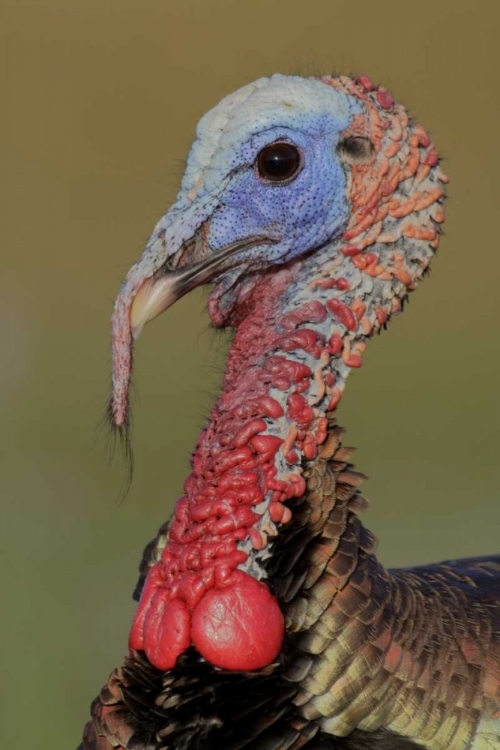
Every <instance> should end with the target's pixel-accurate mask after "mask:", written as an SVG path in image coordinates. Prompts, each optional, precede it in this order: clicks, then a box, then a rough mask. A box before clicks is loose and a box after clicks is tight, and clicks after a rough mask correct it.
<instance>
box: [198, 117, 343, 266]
mask: <svg viewBox="0 0 500 750" xmlns="http://www.w3.org/2000/svg"><path fill="white" fill-rule="evenodd" d="M326 120H327V118H326V117H325V118H323V122H315V123H314V126H315V127H314V129H312V128H311V130H310V131H309V132H304V131H301V130H292V129H290V128H272V129H270V130H268V131H266V132H265V133H261V134H259V135H258V136H255V137H253V138H252V139H251V140H250V141H249V142H248V143H246V144H244V145H243V146H242V147H241V148H240V149H239V151H238V153H237V154H235V161H236V162H237V163H238V164H240V165H244V166H243V168H242V169H239V170H238V171H237V173H236V174H235V176H234V177H233V178H232V179H231V181H230V182H229V184H228V186H227V187H226V189H225V190H224V192H223V194H222V195H221V196H220V199H219V200H220V205H219V207H218V208H217V209H216V210H215V211H214V213H213V214H212V217H211V219H210V230H209V234H208V241H209V245H210V247H211V248H213V249H217V248H219V247H223V246H224V245H227V244H229V243H230V242H233V241H235V240H237V239H240V238H244V237H249V236H252V235H260V236H269V237H271V238H273V239H280V240H281V241H280V242H279V244H277V245H268V246H265V247H264V246H262V245H261V246H260V249H259V250H257V249H254V250H252V251H247V252H246V253H244V254H242V255H241V258H242V259H243V258H250V257H256V256H257V257H262V253H265V256H266V258H265V259H266V260H267V261H268V262H269V261H270V262H277V263H284V262H286V261H288V260H290V259H291V258H293V257H295V256H297V255H300V254H302V253H304V252H305V251H307V250H310V249H312V248H314V247H318V246H320V245H322V244H323V243H324V242H326V241H327V240H328V239H330V238H331V237H333V236H335V235H336V233H337V232H338V231H339V229H340V228H341V227H342V226H343V225H344V224H345V221H346V219H347V214H348V204H347V198H346V190H345V188H346V177H345V174H344V171H343V169H342V166H341V164H340V161H339V158H338V156H337V154H336V151H335V148H336V145H337V143H338V132H336V131H335V130H334V128H333V127H331V125H330V123H328V121H326ZM329 125H330V127H328V126H329ZM311 131H312V132H311ZM275 141H287V142H289V143H292V144H294V145H295V146H297V147H298V150H299V151H300V154H301V158H302V169H301V170H300V172H299V173H298V175H297V176H296V177H295V179H292V181H291V182H289V183H286V184H283V185H281V184H280V183H269V182H265V181H264V180H263V179H262V178H261V177H260V176H259V174H258V170H257V169H256V167H255V166H254V163H255V159H256V157H257V155H258V153H259V151H261V149H262V148H264V147H265V146H267V145H268V144H271V143H273V142H275Z"/></svg>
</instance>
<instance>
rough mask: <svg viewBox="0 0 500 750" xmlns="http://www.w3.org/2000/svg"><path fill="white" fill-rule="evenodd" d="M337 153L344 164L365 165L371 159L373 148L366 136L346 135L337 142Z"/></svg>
mask: <svg viewBox="0 0 500 750" xmlns="http://www.w3.org/2000/svg"><path fill="white" fill-rule="evenodd" d="M337 152H338V154H339V156H340V158H341V159H342V161H344V162H345V163H346V164H366V163H367V162H369V161H370V160H371V159H372V157H373V154H374V153H375V148H374V146H373V143H372V142H371V140H370V139H369V138H367V137H366V136H363V135H348V136H347V138H344V139H343V140H341V141H340V142H339V144H338V146H337Z"/></svg>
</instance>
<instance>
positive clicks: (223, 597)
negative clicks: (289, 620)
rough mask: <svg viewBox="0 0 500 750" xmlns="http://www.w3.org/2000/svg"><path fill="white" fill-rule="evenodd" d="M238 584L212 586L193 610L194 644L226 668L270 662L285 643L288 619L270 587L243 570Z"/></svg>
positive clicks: (258, 666)
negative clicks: (219, 587)
mask: <svg viewBox="0 0 500 750" xmlns="http://www.w3.org/2000/svg"><path fill="white" fill-rule="evenodd" d="M233 578H234V581H235V582H234V584H233V585H232V586H228V587H227V588H224V589H210V591H207V593H206V594H205V596H204V597H203V599H202V600H201V602H200V603H199V604H198V606H197V607H196V608H195V610H194V612H193V621H192V630H191V636H192V639H193V644H194V645H195V646H196V648H197V649H198V651H199V652H200V654H201V655H202V656H204V657H205V659H206V660H207V661H209V662H210V663H211V664H214V666H216V667H221V668H222V669H234V670H241V671H251V670H254V669H261V668H262V667H265V666H267V665H268V664H270V663H271V662H272V661H274V659H275V658H276V657H277V655H278V654H279V652H280V649H281V644H282V643H283V635H284V621H283V615H282V613H281V610H280V608H279V607H278V603H277V601H276V599H275V598H274V597H273V596H272V595H271V593H270V591H269V589H268V587H267V586H266V585H265V584H263V583H260V582H259V581H256V580H255V578H251V577H250V576H249V575H247V574H246V573H243V572H242V571H239V570H237V571H235V573H234V574H233Z"/></svg>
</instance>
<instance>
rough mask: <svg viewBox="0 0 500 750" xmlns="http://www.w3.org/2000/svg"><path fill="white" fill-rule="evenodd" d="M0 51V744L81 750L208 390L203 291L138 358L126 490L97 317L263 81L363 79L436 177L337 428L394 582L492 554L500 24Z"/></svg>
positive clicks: (135, 6)
mask: <svg viewBox="0 0 500 750" xmlns="http://www.w3.org/2000/svg"><path fill="white" fill-rule="evenodd" d="M2 9H3V11H2V16H3V18H2V19H1V21H0V33H1V35H2V40H1V49H2V56H4V58H5V59H4V61H3V64H2V70H3V74H4V75H5V74H6V80H5V84H6V85H5V93H4V95H3V107H2V109H3V112H2V121H3V122H2V136H1V141H2V142H1V146H2V162H3V165H2V178H1V179H2V194H1V200H0V206H1V213H2V221H1V225H2V244H1V250H0V253H1V259H0V285H1V286H0V289H1V291H0V315H1V322H0V338H1V344H0V358H1V362H0V441H1V455H0V481H1V485H2V490H1V514H2V519H1V524H0V536H1V539H0V555H1V571H2V574H3V582H2V616H1V618H0V632H1V643H2V646H3V648H2V657H1V661H2V662H3V664H2V668H1V675H2V676H1V681H2V684H1V693H2V694H1V698H0V705H1V709H0V712H1V714H2V716H1V718H0V735H1V737H0V744H1V746H2V747H5V748H9V750H17V749H18V748H19V750H21V748H25V747H27V746H29V747H35V748H40V750H57V749H58V748H61V750H63V749H66V748H74V747H75V746H76V744H77V741H78V739H79V735H80V731H81V727H82V726H83V723H84V721H85V720H86V717H87V713H88V705H89V703H90V700H91V698H92V697H93V696H94V694H96V692H97V691H98V689H99V688H100V686H101V684H102V683H103V681H104V680H105V678H106V676H107V674H108V672H109V671H110V670H111V669H112V668H113V667H114V666H115V664H116V663H117V662H118V661H119V659H120V657H121V656H122V654H123V653H124V651H125V649H126V639H127V632H128V628H129V623H130V620H131V617H132V612H133V603H132V601H131V598H130V594H131V590H132V588H133V586H134V583H135V580H136V566H137V563H138V560H139V557H140V554H141V551H142V548H143V546H144V544H145V543H146V542H147V541H148V540H149V539H150V538H151V537H152V536H153V534H154V533H155V530H156V528H157V526H158V525H159V524H160V523H161V522H162V521H163V520H164V519H165V518H166V516H167V515H168V514H169V512H170V509H171V507H172V503H173V502H174V500H175V498H176V497H177V496H178V495H179V493H180V490H181V483H182V480H183V478H184V477H185V476H186V474H187V471H188V459H189V453H190V449H191V447H192V446H193V442H194V440H195V436H196V433H197V431H198V429H199V428H200V426H201V424H202V422H203V419H204V417H205V415H206V413H207V410H208V408H209V405H210V403H211V400H212V398H213V394H214V393H216V391H217V386H218V382H219V377H220V372H221V369H222V367H223V361H224V360H223V355H224V350H225V346H226V338H225V336H224V335H220V334H217V335H216V334H215V333H214V332H213V331H210V330H209V329H208V327H207V318H206V315H205V313H204V294H203V293H201V292H200V293H198V294H196V293H195V294H194V295H192V296H190V297H188V298H186V299H184V300H182V301H181V302H180V303H179V304H178V305H176V306H175V307H174V308H173V309H172V310H170V311H169V312H168V313H167V314H166V315H165V316H163V317H162V318H161V319H160V320H158V321H156V322H155V323H154V324H152V325H151V326H148V328H147V329H146V331H145V332H144V334H143V336H142V338H141V340H140V342H139V345H138V347H137V358H136V362H137V370H136V377H135V383H136V386H137V390H138V393H139V395H140V398H139V397H138V398H136V400H135V423H134V435H133V443H134V449H135V459H136V467H135V476H134V481H133V484H132V488H131V490H130V493H129V494H128V496H127V497H126V499H125V500H124V502H122V503H121V504H119V502H118V499H119V496H120V491H121V489H122V487H123V483H124V481H125V479H126V470H125V468H124V466H123V464H122V463H120V461H119V460H116V457H115V461H114V462H113V463H111V464H110V463H109V462H108V452H109V451H108V448H109V445H108V443H107V440H106V429H105V428H104V429H103V428H101V427H99V422H100V419H101V417H102V414H103V411H104V406H105V402H106V397H107V394H108V386H109V365H110V358H109V316H110V313H111V306H112V299H113V297H114V296H115V294H116V292H117V290H118V287H119V283H120V279H121V278H122V277H123V276H124V274H125V273H126V271H127V269H128V266H129V265H130V264H131V263H132V262H133V261H134V260H135V259H136V258H137V257H138V255H139V254H140V252H141V250H142V247H143V244H144V241H145V240H146V238H147V236H148V234H149V231H150V230H151V228H152V226H153V224H154V223H155V222H156V220H157V219H158V218H159V217H160V215H161V214H162V213H163V211H164V210H165V209H166V208H167V207H168V205H169V203H170V202H171V201H172V199H173V197H174V196H175V193H176V190H177V187H178V183H179V178H180V176H181V174H182V170H183V160H184V158H185V156H186V153H187V150H188V148H189V145H190V142H191V140H192V137H193V133H194V127H195V124H196V122H197V120H198V118H199V117H200V116H201V115H202V114H203V113H204V112H205V111H206V110H207V109H208V108H209V107H211V106H212V105H214V104H215V103H216V102H217V101H218V100H219V99H220V98H221V97H222V96H223V95H225V94H226V93H228V92H230V91H231V90H233V89H235V88H237V87H239V86H241V85H242V84H244V83H247V82H248V81H250V80H252V79H254V78H256V77H259V76H262V75H266V74H269V73H273V72H276V71H281V72H293V73H295V72H299V73H304V74H306V75H308V74H316V73H325V72H332V71H334V70H337V71H338V70H341V71H343V72H356V73H361V72H362V73H367V74H369V75H370V76H372V77H373V79H374V80H376V81H379V82H383V83H384V84H385V85H386V86H387V87H388V88H390V90H391V91H392V92H393V94H394V95H395V96H396V97H397V98H400V99H402V100H403V101H405V102H407V103H408V104H409V106H410V107H411V109H412V111H413V112H414V113H415V115H416V116H418V118H419V119H420V120H421V122H422V123H423V124H424V126H425V127H427V128H428V129H429V130H430V132H431V134H432V136H433V138H434V139H435V141H436V143H437V145H438V147H439V149H440V150H441V152H443V153H444V154H445V156H446V157H447V161H446V164H445V166H446V170H447V172H448V173H449V175H450V177H451V185H450V196H451V197H450V200H449V203H448V221H447V236H446V237H445V238H444V241H443V243H442V247H441V251H440V253H439V257H438V258H437V259H436V261H435V263H434V271H433V273H432V276H431V278H430V279H429V280H427V281H426V282H425V284H424V285H423V286H422V288H421V289H419V290H418V292H417V293H416V294H415V295H414V296H413V297H412V299H411V304H410V305H409V308H408V310H407V311H406V312H405V314H404V316H402V317H401V318H399V319H398V320H397V321H394V322H393V324H392V325H391V326H390V330H389V332H388V333H387V334H385V335H383V336H381V337H380V338H377V340H376V341H374V342H373V344H372V345H371V347H370V349H369V352H368V355H367V358H366V363H365V365H364V367H363V369H362V371H361V372H359V373H356V374H354V375H353V376H352V377H351V379H350V382H349V387H348V389H347V392H346V396H345V398H344V402H343V404H342V407H341V411H340V417H341V421H342V423H343V424H344V425H345V426H347V427H348V436H347V438H348V442H349V443H351V444H355V445H357V446H359V452H358V454H357V464H358V466H359V468H360V469H361V470H363V471H365V472H367V473H368V474H370V476H371V477H372V479H371V481H370V482H369V483H368V485H367V490H366V491H367V494H368V496H369V497H370V499H371V500H372V509H371V510H370V512H369V515H368V516H367V523H368V524H369V525H370V527H371V528H372V529H374V530H375V531H376V533H377V534H378V535H379V537H380V538H381V545H380V555H381V558H382V559H383V560H384V561H385V562H387V563H388V564H390V565H405V564H414V563H418V562H426V561H431V560H438V559H440V558H441V559H442V558H446V557H456V556H466V555H480V554H487V553H491V552H494V551H496V552H499V550H500V528H499V527H500V503H499V491H498V474H499V467H498V465H499V448H500V430H499V426H498V425H499V403H500V395H499V390H500V389H499V383H500V344H499V335H498V328H499V321H500V301H499V281H500V279H499V276H500V247H499V242H498V224H499V217H500V210H499V206H500V182H499V175H500V159H499V133H500V65H499V62H500V61H499V54H498V51H499V47H500V44H499V41H498V40H499V19H500V4H499V3H497V2H495V0H483V1H482V2H477V1H473V0H468V1H467V0H465V1H463V0H462V1H459V0H453V1H452V0H420V2H419V3H417V4H415V3H410V2H401V0H394V1H392V0H378V1H377V2H372V0H357V2H352V0H268V1H267V2H264V0H240V1H239V2H236V0H233V2H230V1H229V0H85V2H84V1H83V0H45V1H43V0H31V1H30V0H10V1H8V2H5V1H4V2H2Z"/></svg>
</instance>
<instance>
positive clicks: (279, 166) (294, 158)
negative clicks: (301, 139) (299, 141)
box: [255, 141, 303, 186]
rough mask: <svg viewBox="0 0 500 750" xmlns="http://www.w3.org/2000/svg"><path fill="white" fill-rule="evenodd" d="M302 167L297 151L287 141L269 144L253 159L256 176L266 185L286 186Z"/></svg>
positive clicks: (300, 156)
mask: <svg viewBox="0 0 500 750" xmlns="http://www.w3.org/2000/svg"><path fill="white" fill-rule="evenodd" d="M302 166H303V163H302V155H301V153H300V151H299V149H298V148H297V146H296V145H295V144H294V143H290V142H289V141H275V142H274V143H269V144H268V145H267V146H264V148H262V149H261V150H260V151H259V153H258V154H257V157H256V159H255V170H256V172H257V175H258V177H259V179H260V180H261V181H263V182H265V183H266V184H268V185H275V186H282V185H287V184H288V183H290V182H292V181H293V180H294V179H295V178H296V177H297V175H298V174H299V172H300V171H301V169H302Z"/></svg>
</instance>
